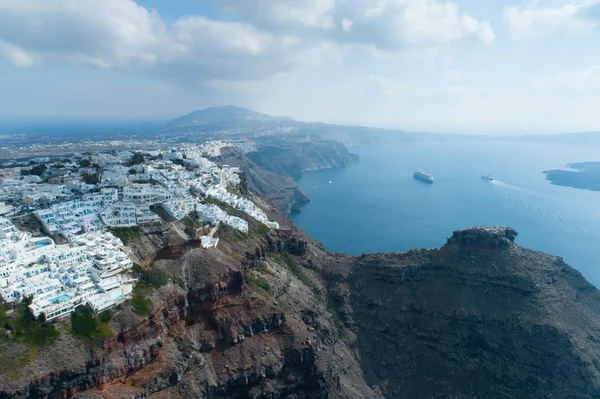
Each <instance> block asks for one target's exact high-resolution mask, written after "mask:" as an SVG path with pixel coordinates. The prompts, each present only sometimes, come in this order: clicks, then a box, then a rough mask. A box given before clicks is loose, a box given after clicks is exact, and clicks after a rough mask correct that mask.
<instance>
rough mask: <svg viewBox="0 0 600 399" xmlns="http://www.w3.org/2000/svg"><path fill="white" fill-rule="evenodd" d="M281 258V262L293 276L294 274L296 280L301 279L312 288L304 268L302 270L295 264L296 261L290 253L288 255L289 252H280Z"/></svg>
mask: <svg viewBox="0 0 600 399" xmlns="http://www.w3.org/2000/svg"><path fill="white" fill-rule="evenodd" d="M281 259H282V260H283V262H284V263H285V264H286V266H287V267H288V270H289V271H290V272H292V274H293V275H294V276H296V278H297V279H298V280H300V281H302V282H303V283H304V284H305V285H307V286H308V287H311V288H313V282H312V281H311V279H310V278H309V277H308V276H307V275H306V273H304V270H302V268H301V267H300V266H298V265H297V264H296V261H294V258H292V255H290V253H289V252H287V251H284V252H282V253H281Z"/></svg>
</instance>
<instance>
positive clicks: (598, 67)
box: [0, 0, 600, 134]
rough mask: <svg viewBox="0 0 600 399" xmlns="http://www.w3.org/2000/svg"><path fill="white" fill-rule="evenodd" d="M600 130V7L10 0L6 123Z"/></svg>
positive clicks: (468, 0) (1, 115)
mask: <svg viewBox="0 0 600 399" xmlns="http://www.w3.org/2000/svg"><path fill="white" fill-rule="evenodd" d="M229 104H232V105H238V106H243V107H248V108H252V109H254V110H257V111H260V112H264V113H268V114H271V115H279V116H290V117H293V118H295V119H298V120H303V121H321V122H328V123H339V124H356V125H367V126H376V127H386V128H397V129H404V130H412V131H430V132H449V133H467V134H490V133H491V134H519V133H527V134H536V133H538V134H542V133H559V132H578V131H600V0H511V1H508V0H494V1H482V0H454V1H444V0H302V1H299V0H214V1H213V0H137V1H134V0H52V1H48V0H19V1H14V0H0V119H2V120H25V121H29V120H31V121H33V120H47V119H52V120H70V119H72V120H75V119H76V120H84V119H91V120H111V121H113V120H165V121H166V120H169V119H171V118H174V117H178V116H180V115H183V114H186V113H189V112H191V111H194V110H197V109H202V108H206V107H210V106H219V105H229Z"/></svg>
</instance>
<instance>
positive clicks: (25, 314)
mask: <svg viewBox="0 0 600 399" xmlns="http://www.w3.org/2000/svg"><path fill="white" fill-rule="evenodd" d="M9 309H10V307H9V306H8V305H2V306H0V328H4V329H6V330H9V331H10V332H11V333H12V335H11V338H5V337H2V338H0V341H3V340H14V341H18V342H23V343H26V344H32V345H47V344H51V343H52V342H54V340H56V338H58V336H59V332H58V330H56V328H55V327H54V325H52V324H50V323H47V322H44V321H42V320H35V318H34V317H33V315H32V314H31V311H30V310H29V309H28V308H27V305H26V304H25V303H22V304H19V305H17V306H16V308H15V310H14V312H13V313H12V314H10V315H6V312H7V311H8V310H9ZM40 318H41V319H43V317H40Z"/></svg>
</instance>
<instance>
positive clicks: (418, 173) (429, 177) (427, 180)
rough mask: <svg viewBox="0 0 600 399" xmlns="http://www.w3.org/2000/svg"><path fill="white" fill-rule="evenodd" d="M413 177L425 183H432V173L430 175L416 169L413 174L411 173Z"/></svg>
mask: <svg viewBox="0 0 600 399" xmlns="http://www.w3.org/2000/svg"><path fill="white" fill-rule="evenodd" d="M413 177H414V178H415V179H417V180H421V181H424V182H425V183H433V175H430V174H429V173H425V172H423V170H421V169H419V170H418V171H416V172H415V174H414V175H413Z"/></svg>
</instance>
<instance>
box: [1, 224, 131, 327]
mask: <svg viewBox="0 0 600 399" xmlns="http://www.w3.org/2000/svg"><path fill="white" fill-rule="evenodd" d="M132 266H133V262H132V261H131V259H130V257H129V256H128V254H127V253H126V252H125V249H124V248H123V243H122V242H121V240H119V239H118V238H117V237H115V236H113V235H112V234H111V233H109V232H101V231H96V232H93V233H88V234H84V235H81V236H78V237H77V238H76V239H74V240H73V241H72V242H71V243H69V244H67V245H56V244H55V243H54V241H53V240H52V239H51V238H49V237H43V238H33V237H32V236H31V234H30V233H26V232H22V231H19V230H17V228H16V227H15V226H14V225H13V224H12V222H10V220H8V219H6V218H3V217H0V294H1V296H2V299H3V300H4V301H6V302H9V303H10V302H18V301H21V300H22V299H24V298H27V297H32V302H31V304H30V305H29V308H30V309H31V311H32V313H33V314H34V316H35V317H40V315H42V314H43V315H44V317H45V319H46V320H52V319H54V318H57V317H60V316H63V315H65V314H68V313H70V312H71V311H72V310H73V309H75V308H76V307H77V306H79V305H83V304H88V305H89V306H91V307H92V309H94V311H96V312H102V311H104V310H106V309H109V308H111V307H113V306H115V305H117V304H119V303H121V302H123V301H124V300H125V299H126V298H127V296H128V295H129V294H130V293H131V291H132V289H133V284H134V282H135V280H134V279H133V277H132V275H131V274H130V270H131V268H132Z"/></svg>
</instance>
